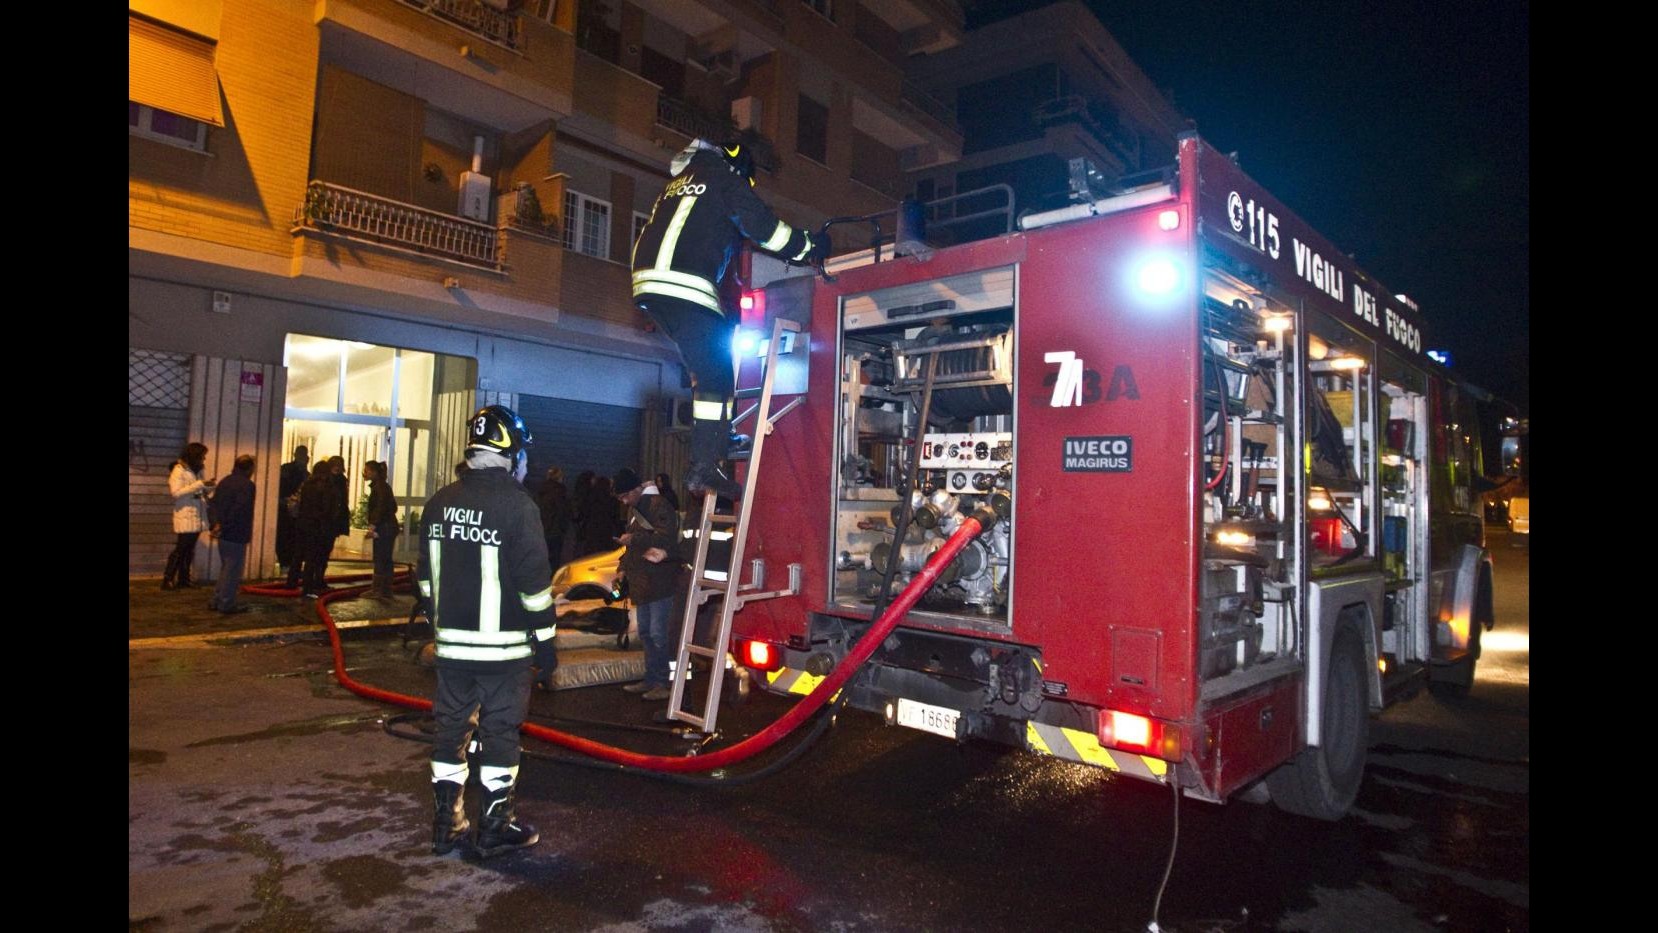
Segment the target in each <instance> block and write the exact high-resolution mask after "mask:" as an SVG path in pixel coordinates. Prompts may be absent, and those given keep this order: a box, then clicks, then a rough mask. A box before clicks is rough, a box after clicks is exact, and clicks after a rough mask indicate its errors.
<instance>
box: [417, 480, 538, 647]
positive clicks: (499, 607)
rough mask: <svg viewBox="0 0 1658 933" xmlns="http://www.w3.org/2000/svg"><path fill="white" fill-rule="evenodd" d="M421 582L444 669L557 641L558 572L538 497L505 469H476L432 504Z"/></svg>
mask: <svg viewBox="0 0 1658 933" xmlns="http://www.w3.org/2000/svg"><path fill="white" fill-rule="evenodd" d="M420 538H421V540H420V559H419V561H418V563H417V566H416V571H415V578H416V580H417V581H418V582H419V585H420V593H421V595H422V596H424V597H425V598H426V599H427V601H428V603H429V609H428V615H429V618H430V619H431V620H432V629H433V631H434V632H436V633H437V657H438V663H439V664H440V665H446V666H453V667H469V668H488V667H490V666H493V665H496V664H499V663H501V662H507V661H511V662H521V661H522V660H524V659H528V658H529V657H530V656H531V655H532V654H533V649H532V648H531V647H530V641H529V638H530V636H531V634H532V633H533V635H534V637H535V638H536V640H537V641H545V640H547V639H549V638H552V637H553V628H554V623H555V617H554V614H553V593H552V576H553V571H552V568H551V567H550V566H549V565H548V563H547V541H546V539H545V538H543V537H542V536H541V513H540V512H539V511H538V510H537V509H536V507H535V500H533V499H531V498H530V494H529V493H527V492H525V491H524V487H523V486H520V485H519V484H518V481H517V480H515V479H513V478H512V476H511V475H510V474H508V473H507V471H506V470H504V469H499V468H496V469H485V470H468V471H467V472H465V473H463V474H461V478H460V480H459V481H458V482H454V483H450V484H449V485H448V486H445V487H443V488H442V489H439V490H438V491H437V492H436V493H434V494H433V495H432V497H431V498H430V499H428V500H426V508H425V509H424V510H423V511H422V512H421V516H420Z"/></svg>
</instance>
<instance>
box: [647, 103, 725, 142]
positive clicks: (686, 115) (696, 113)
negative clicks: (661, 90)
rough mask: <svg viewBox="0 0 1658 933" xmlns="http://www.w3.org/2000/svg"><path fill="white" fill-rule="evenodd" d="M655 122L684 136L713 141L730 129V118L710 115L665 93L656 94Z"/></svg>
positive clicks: (723, 136) (721, 138) (723, 135)
mask: <svg viewBox="0 0 1658 933" xmlns="http://www.w3.org/2000/svg"><path fill="white" fill-rule="evenodd" d="M656 122H658V123H660V124H662V125H663V126H665V127H667V128H668V129H670V130H674V131H676V132H679V133H683V134H685V135H686V136H693V137H695V136H701V137H702V138H704V139H707V140H711V141H715V142H717V141H720V140H723V139H725V138H726V137H727V136H728V135H730V133H731V130H732V125H731V121H730V120H721V119H720V118H719V117H714V116H710V115H708V114H706V113H704V112H702V111H701V110H698V109H696V108H695V107H692V106H691V105H690V104H687V103H686V102H684V101H682V100H679V99H678V98H674V97H669V96H668V95H666V94H659V95H657V98H656Z"/></svg>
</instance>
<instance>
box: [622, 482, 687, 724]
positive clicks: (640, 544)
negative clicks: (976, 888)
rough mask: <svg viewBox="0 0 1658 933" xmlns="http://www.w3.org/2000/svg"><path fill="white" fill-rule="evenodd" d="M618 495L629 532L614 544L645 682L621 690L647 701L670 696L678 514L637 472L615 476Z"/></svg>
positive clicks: (676, 574)
mask: <svg viewBox="0 0 1658 933" xmlns="http://www.w3.org/2000/svg"><path fill="white" fill-rule="evenodd" d="M616 493H617V495H618V496H619V497H620V498H621V501H622V505H623V506H624V507H626V508H627V510H628V523H627V529H626V530H625V531H624V532H623V533H622V535H621V537H620V538H618V539H617V541H618V542H619V543H620V544H622V545H623V546H625V547H626V548H627V550H626V551H625V552H623V554H622V575H623V576H625V577H627V582H628V594H629V597H630V598H631V599H632V600H633V606H634V610H635V614H636V615H637V616H638V620H639V641H640V643H641V644H642V645H644V648H645V679H644V680H642V681H640V682H638V683H635V684H628V685H627V686H625V687H623V688H622V689H623V690H626V691H627V692H629V693H638V694H641V695H642V699H645V700H666V699H667V698H668V693H669V690H668V658H669V657H670V655H671V654H672V653H673V649H672V647H671V645H672V640H671V639H670V637H669V635H668V627H669V625H670V624H671V622H672V619H671V616H672V615H673V607H674V596H675V595H677V594H678V593H679V592H680V591H681V590H682V589H683V587H682V586H680V577H679V574H680V562H679V561H677V560H674V559H672V558H671V557H670V556H669V555H671V554H672V553H673V552H674V550H675V548H676V546H677V545H678V542H679V513H678V512H676V511H674V509H673V507H672V506H670V505H669V504H668V500H667V499H665V498H663V496H662V495H661V492H660V490H658V489H657V486H656V483H654V482H651V483H643V484H642V483H640V481H639V474H637V473H635V472H633V471H632V470H628V469H622V470H619V471H617V473H616Z"/></svg>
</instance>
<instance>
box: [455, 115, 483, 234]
mask: <svg viewBox="0 0 1658 933" xmlns="http://www.w3.org/2000/svg"><path fill="white" fill-rule="evenodd" d="M483 171H484V138H483V137H482V136H474V137H472V171H470V172H462V173H461V199H460V215H461V216H462V217H470V218H472V219H473V220H481V221H483V222H485V223H488V222H489V198H490V182H489V176H488V175H485V174H484V173H483Z"/></svg>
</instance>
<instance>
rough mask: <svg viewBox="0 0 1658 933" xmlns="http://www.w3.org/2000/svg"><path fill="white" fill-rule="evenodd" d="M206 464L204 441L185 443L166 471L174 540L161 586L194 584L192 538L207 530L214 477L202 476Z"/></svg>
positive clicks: (179, 587)
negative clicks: (191, 570) (208, 508)
mask: <svg viewBox="0 0 1658 933" xmlns="http://www.w3.org/2000/svg"><path fill="white" fill-rule="evenodd" d="M206 465H207V445H206V444H199V443H194V442H192V443H189V444H186V445H184V452H183V453H181V454H179V457H178V462H177V463H174V464H173V471H172V472H171V473H169V474H168V475H167V491H168V492H169V493H171V494H172V496H173V534H175V535H177V536H178V541H177V542H176V543H175V544H174V545H173V550H172V553H170V554H168V555H167V569H166V570H165V571H164V572H163V573H162V575H161V588H162V589H164V590H171V589H188V588H190V587H192V586H195V585H196V584H195V583H194V582H192V581H191V579H190V564H191V562H192V561H194V560H195V559H196V539H197V538H200V537H201V533H202V532H203V531H206V530H207V497H208V496H210V495H212V494H213V487H214V485H215V481H214V480H211V479H206V478H204V477H203V476H202V470H203V469H204V468H205V467H206Z"/></svg>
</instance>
